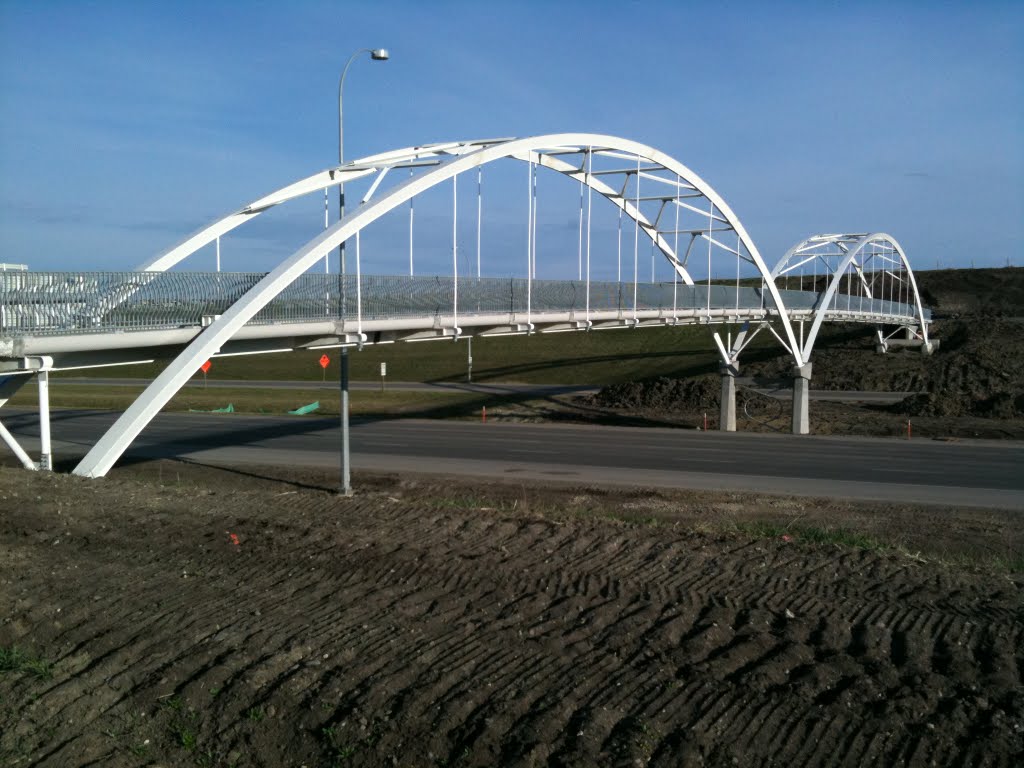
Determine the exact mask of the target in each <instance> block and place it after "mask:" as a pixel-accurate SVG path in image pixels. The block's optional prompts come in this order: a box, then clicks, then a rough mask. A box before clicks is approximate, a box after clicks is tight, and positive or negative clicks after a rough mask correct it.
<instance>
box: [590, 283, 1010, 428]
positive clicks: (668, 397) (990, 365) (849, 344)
mask: <svg viewBox="0 0 1024 768" xmlns="http://www.w3.org/2000/svg"><path fill="white" fill-rule="evenodd" d="M917 279H918V284H919V285H920V287H921V292H922V296H923V298H924V300H925V302H926V303H927V304H928V305H930V306H931V307H932V308H933V310H934V318H935V322H934V323H933V324H932V328H931V333H932V336H933V337H935V338H937V339H939V341H940V345H939V348H938V350H937V351H936V352H935V354H933V355H931V356H925V355H922V354H921V353H920V351H918V350H915V349H898V348H893V349H891V350H890V351H889V352H887V353H886V354H878V353H877V352H876V351H875V338H874V335H873V330H872V329H870V328H865V327H863V326H848V327H843V326H835V327H828V326H826V328H825V329H824V332H823V334H822V336H820V337H819V340H818V343H817V344H816V349H815V351H814V353H813V354H812V367H813V378H812V379H811V387H812V388H813V389H825V390H860V391H868V392H905V393H908V396H907V397H906V398H905V399H904V400H903V401H902V402H899V403H896V404H894V405H888V406H881V405H870V404H864V403H829V402H815V403H814V404H813V406H812V408H811V419H812V430H813V431H814V432H816V433H818V434H833V433H835V434H873V435H897V434H904V433H905V432H906V428H907V422H908V420H910V421H911V422H912V428H913V432H914V433H916V434H918V435H919V436H923V437H989V438H1014V439H1021V438H1024V269H1020V268H1006V269H979V270H945V271H941V272H923V273H920V274H919V275H918V278H917ZM759 351H760V352H761V354H760V355H758V354H757V353H756V352H755V353H752V354H751V355H749V357H750V358H754V359H752V360H750V361H749V362H743V360H742V358H741V374H742V375H744V376H749V377H753V379H754V385H755V386H756V387H758V388H762V389H763V388H768V389H775V388H778V389H786V390H788V388H789V379H788V377H789V375H790V374H789V370H788V369H789V367H790V365H791V362H790V361H787V360H786V359H785V358H784V357H782V356H781V355H778V354H775V353H773V352H768V354H767V355H766V354H764V351H763V350H759ZM759 357H760V359H758V358H759ZM765 358H767V359H765ZM720 387H721V381H720V377H719V376H718V375H717V374H708V375H705V376H699V377H694V378H690V379H670V378H665V377H661V378H658V379H651V380H646V381H637V382H629V383H624V384H617V385H613V386H609V387H605V388H604V389H603V390H602V391H601V392H599V393H597V394H596V395H592V396H588V397H585V398H580V402H581V403H584V404H586V405H588V406H590V407H592V408H596V409H604V410H606V411H607V412H608V413H610V414H615V415H618V416H620V417H625V418H628V417H633V418H634V419H638V420H643V421H646V422H661V423H668V424H679V425H697V424H702V422H703V418H704V414H707V415H708V417H709V418H708V421H709V426H711V427H712V428H714V427H717V422H718V418H717V417H718V404H719V396H720ZM788 408H789V404H788V403H782V404H780V403H778V402H774V403H773V402H772V401H771V399H770V398H769V397H767V396H765V395H764V394H759V393H757V392H754V391H752V390H751V389H743V388H740V390H739V392H738V399H737V413H738V416H739V426H740V428H741V429H745V430H751V431H761V430H782V431H784V430H786V429H788V427H789V412H788Z"/></svg>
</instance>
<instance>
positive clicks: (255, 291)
mask: <svg viewBox="0 0 1024 768" xmlns="http://www.w3.org/2000/svg"><path fill="white" fill-rule="evenodd" d="M565 147H568V148H577V151H580V150H579V148H581V147H582V148H586V147H592V148H595V149H597V148H600V149H606V150H612V151H617V152H622V153H628V154H630V155H632V156H634V157H637V158H641V159H643V160H648V161H650V162H652V163H656V164H659V165H661V166H663V167H664V168H666V169H667V170H669V171H672V172H673V173H675V174H678V176H679V177H680V178H681V179H685V181H686V182H687V183H689V184H691V185H692V186H693V187H694V188H695V189H696V190H698V191H699V192H700V193H701V194H702V195H704V196H705V197H706V198H707V199H708V200H710V201H711V202H712V204H713V205H714V206H715V207H716V208H717V209H718V210H719V212H720V213H721V214H722V215H723V216H724V217H725V218H726V220H727V221H728V223H729V224H730V225H731V226H732V227H733V229H734V230H735V232H736V233H737V235H738V237H739V238H740V240H741V241H742V243H743V245H744V247H745V248H746V249H747V252H748V253H749V255H750V258H751V261H752V262H753V263H754V264H755V265H756V266H757V268H758V270H759V271H760V273H761V276H762V279H763V280H764V285H765V288H766V289H767V290H768V291H769V292H770V293H771V295H772V298H773V299H774V301H775V306H776V308H777V309H778V312H779V318H780V320H781V322H782V325H783V329H784V333H785V335H786V338H787V339H788V342H789V344H788V349H789V351H790V352H791V353H792V354H793V356H794V358H795V362H796V364H797V365H801V364H802V363H803V362H804V361H803V360H802V358H801V356H800V355H801V352H800V349H799V347H798V345H797V343H796V340H795V337H794V335H793V330H792V327H791V325H790V322H789V318H788V316H787V314H786V311H785V306H784V304H783V302H782V298H781V296H780V295H779V293H778V290H777V288H776V287H775V283H774V281H773V280H772V278H771V273H770V272H769V270H768V268H767V266H766V265H765V263H764V260H763V259H762V258H761V255H760V253H759V252H758V250H757V247H756V246H755V245H754V243H753V242H752V241H751V239H750V237H749V235H748V234H747V232H746V230H745V229H744V228H743V226H742V224H741V223H740V222H739V220H738V218H737V217H736V216H735V214H734V213H733V212H732V210H731V209H730V208H729V206H728V205H726V203H725V201H724V200H722V198H721V197H719V195H718V194H717V193H716V192H715V191H714V190H713V189H712V188H711V187H710V186H709V185H708V184H707V183H706V182H704V181H703V179H701V178H700V177H699V176H697V174H695V173H694V172H693V171H691V170H690V169H689V168H687V167H686V166H684V165H683V164H682V163H680V162H678V161H676V160H674V159H673V158H671V157H670V156H668V155H666V154H664V153H662V152H659V151H658V150H656V149H653V148H652V147H648V146H645V145H643V144H639V143H637V142H634V141H629V140H627V139H620V138H616V137H611V136H603V135H598V134H574V133H569V134H553V135H547V136H537V137H531V138H525V139H514V140H509V141H501V142H496V143H490V144H484V145H482V146H481V145H475V147H474V148H472V150H471V151H468V152H466V153H464V154H460V155H458V156H456V157H454V158H453V159H451V160H449V161H448V162H445V163H443V164H440V165H438V166H437V167H435V168H432V169H431V170H428V171H427V172H425V173H422V174H420V175H415V176H412V177H411V178H409V179H407V180H406V181H402V182H400V183H398V184H396V185H395V186H394V187H392V188H390V189H389V190H388V191H387V192H386V193H385V194H383V195H381V196H380V197H378V198H375V199H372V200H369V201H367V202H365V203H364V204H362V205H361V206H359V207H358V208H357V209H355V210H354V211H352V212H351V213H350V214H348V215H346V216H345V217H344V218H343V219H341V220H340V221H338V222H336V223H335V224H334V225H333V226H331V227H329V228H328V229H326V230H324V231H323V232H321V233H320V234H319V235H317V236H316V237H315V238H313V239H312V240H310V241H309V242H308V243H306V244H305V245H304V246H302V247H301V248H300V249H299V250H297V251H296V252H295V253H293V254H292V255H291V256H289V257H288V258H287V259H285V260H284V261H282V262H281V263H280V264H279V265H278V266H277V267H276V268H275V269H274V270H272V271H271V272H269V273H268V274H267V275H266V277H264V278H263V279H262V280H261V281H260V282H259V283H257V284H256V285H255V286H254V287H253V288H252V289H250V290H249V291H248V292H247V293H246V294H245V295H243V296H242V298H241V299H240V300H238V301H237V302H236V303H235V304H233V305H232V306H231V307H230V308H229V309H228V310H227V311H226V312H225V313H224V314H223V315H221V316H220V317H219V318H218V319H217V320H215V321H214V322H213V323H212V324H211V325H210V326H209V327H207V328H206V330H204V331H203V332H202V333H200V334H199V335H198V336H197V337H196V338H195V339H194V340H193V341H192V342H191V343H190V344H189V345H188V346H187V347H186V348H185V350H184V351H183V352H182V353H181V354H180V355H179V356H178V357H177V358H176V359H175V360H174V361H173V362H172V363H171V364H170V365H169V366H167V368H165V369H164V371H163V372H162V373H161V374H160V375H159V376H157V377H156V379H154V380H153V382H152V383H151V384H150V385H149V386H148V387H147V388H146V390H145V391H144V392H143V393H142V395H140V396H139V398H138V399H137V400H136V401H135V402H134V403H132V405H131V406H130V407H129V408H128V409H127V410H126V411H125V412H124V413H123V414H122V415H121V417H120V418H119V419H118V420H117V421H116V422H115V423H114V425H113V426H112V427H111V428H110V429H109V430H108V431H107V433H106V434H104V435H103V437H102V438H100V440H99V441H98V442H97V443H96V444H95V445H94V446H93V447H92V449H91V450H90V451H89V453H88V454H87V455H86V456H85V458H83V459H82V461H81V463H80V464H79V465H78V466H77V467H76V468H75V470H74V472H75V474H77V475H84V476H87V477H102V476H103V475H105V474H106V473H107V472H108V471H109V470H110V468H111V467H112V466H113V465H114V463H115V462H116V461H117V459H118V458H120V456H121V454H122V453H124V451H125V450H126V449H127V448H128V446H129V445H131V443H132V442H133V441H134V440H135V438H136V437H137V436H138V434H139V433H140V432H141V431H142V429H143V428H144V427H145V426H146V425H147V424H148V423H149V422H150V421H151V420H152V418H153V417H154V416H155V415H156V414H157V413H158V412H159V411H160V409H161V408H163V407H164V405H166V404H167V402H168V401H169V400H170V399H171V397H173V396H174V394H175V393H176V392H177V391H178V390H179V389H180V388H181V387H182V386H183V385H184V384H185V383H186V382H187V381H188V380H189V378H191V376H192V374H193V373H194V372H195V370H196V369H197V368H198V367H199V366H200V365H201V364H202V363H203V362H204V361H205V360H207V359H209V358H210V357H211V356H212V355H213V354H215V353H216V352H217V350H219V349H220V347H221V346H222V345H223V344H225V343H226V342H227V341H228V340H230V339H231V338H232V337H233V336H234V335H235V334H236V333H237V332H238V331H239V330H240V329H241V328H242V326H244V325H245V324H246V323H247V322H248V321H249V320H250V319H252V317H253V316H254V315H255V314H256V313H257V312H259V311H260V310H261V309H262V308H263V307H264V306H266V304H267V303H268V302H270V301H271V300H272V299H273V298H274V297H275V296H277V294H278V293H280V292H281V291H282V290H283V289H284V288H286V287H287V286H288V285H289V284H291V283H292V282H293V281H294V280H295V279H296V278H298V277H299V276H300V275H301V274H303V273H304V272H306V271H307V270H308V269H309V268H310V267H312V266H313V265H315V264H316V263H317V261H319V260H320V259H322V258H323V257H324V256H325V255H326V254H327V253H329V252H330V251H331V250H333V249H334V248H336V247H338V246H339V245H340V244H341V243H342V242H344V241H346V240H348V239H349V238H351V237H353V236H354V235H355V234H356V233H357V232H359V231H360V230H362V229H363V228H364V227H366V226H367V225H369V224H371V223H372V222H374V221H376V220H377V219H378V218H380V217H381V216H383V215H385V214H386V213H388V212H389V211H391V210H393V209H394V208H396V207H398V206H400V205H402V204H403V203H405V202H408V201H409V200H410V199H411V198H413V197H415V196H416V195H418V194H420V193H422V192H424V191H426V190H428V189H430V188H432V187H434V186H436V185H438V184H440V183H442V182H444V181H447V180H448V179H451V178H453V177H455V176H458V175H459V174H462V173H465V172H466V171H469V170H472V169H475V168H477V167H478V166H482V165H485V164H487V163H490V162H493V161H495V160H499V159H502V158H506V157H522V156H524V155H526V156H530V155H531V153H537V152H538V151H539V150H545V149H546V150H550V149H552V148H565ZM389 157H390V158H392V159H393V158H394V155H393V154H391V155H389ZM549 159H550V158H549ZM556 169H557V168H556ZM351 170H357V168H355V167H353V168H352V169H351ZM576 171H577V173H584V171H582V170H581V169H576ZM326 173H328V174H329V172H326ZM310 178H311V179H312V178H314V177H310ZM320 180H321V181H322V177H321V179H320ZM305 181H306V182H309V180H305ZM303 183H304V182H297V184H296V185H292V186H293V187H296V186H298V185H301V184H303ZM309 183H312V182H309ZM319 188H322V187H318V186H314V189H319ZM264 199H265V200H266V198H264ZM253 212H255V211H253ZM235 215H236V216H239V215H243V214H242V212H239V213H238V214H235ZM222 221H223V220H222ZM638 221H639V219H638ZM239 223H240V222H239ZM648 225H649V222H648ZM236 226H237V224H236ZM645 231H647V228H646V227H645ZM207 235H208V233H207ZM207 235H203V236H204V237H205V236H207ZM709 237H710V233H709ZM211 239H212V238H211ZM172 250H173V249H172ZM165 257H167V258H165V259H164V261H163V262H161V264H166V263H167V262H168V261H169V254H165ZM175 258H178V257H177V255H176V256H175ZM181 258H184V256H181ZM179 260H180V259H179ZM162 268H164V269H166V268H167V267H166V266H163V267H162Z"/></svg>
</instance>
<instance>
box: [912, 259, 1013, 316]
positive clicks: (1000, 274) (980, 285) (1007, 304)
mask: <svg viewBox="0 0 1024 768" xmlns="http://www.w3.org/2000/svg"><path fill="white" fill-rule="evenodd" d="M914 277H915V279H916V280H917V287H918V289H919V290H920V291H921V298H922V300H923V301H924V303H925V304H927V305H928V306H930V307H931V308H932V310H933V311H934V312H935V314H936V316H937V317H955V316H958V315H989V316H1000V317H1024V267H1004V268H1001V269H936V270H928V271H921V272H917V271H915V272H914Z"/></svg>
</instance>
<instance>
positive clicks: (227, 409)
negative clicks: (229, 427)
mask: <svg viewBox="0 0 1024 768" xmlns="http://www.w3.org/2000/svg"><path fill="white" fill-rule="evenodd" d="M188 412H189V413H234V412H235V406H234V403H228V404H227V405H226V406H224V407H223V408H214V409H213V410H212V411H204V410H203V409H202V408H189V409H188Z"/></svg>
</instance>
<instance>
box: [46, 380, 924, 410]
mask: <svg viewBox="0 0 1024 768" xmlns="http://www.w3.org/2000/svg"><path fill="white" fill-rule="evenodd" d="M51 381H52V384H51V386H57V385H59V386H72V387H76V386H93V387H95V386H108V387H142V386H145V385H146V384H148V383H149V380H147V379H107V378H103V379H99V378H87V377H70V376H59V377H57V376H55V377H54V378H53V379H51ZM737 382H738V383H739V384H741V385H743V386H748V387H749V386H751V383H752V380H751V379H746V378H741V379H738V380H737ZM185 386H188V387H206V388H208V389H220V388H226V389H326V390H332V391H333V390H336V389H337V388H338V382H337V381H336V380H334V379H330V380H328V381H259V380H253V381H248V380H243V379H237V380H224V379H209V380H207V381H206V382H204V381H203V380H202V379H201V378H193V379H192V380H191V381H189V382H188V384H186V385H185ZM385 386H386V388H387V390H388V391H390V392H476V393H479V394H486V395H492V394H493V395H535V396H537V397H550V396H551V395H567V394H583V393H585V392H597V391H598V390H600V389H601V387H600V385H598V384H503V383H487V382H472V383H469V382H464V381H436V382H435V381H428V382H417V381H386V382H385ZM349 388H350V389H352V390H360V391H368V390H369V391H379V390H380V380H379V379H378V380H377V381H351V382H349ZM751 388H752V389H754V390H755V391H757V392H760V393H761V394H763V395H768V396H769V397H774V398H777V399H779V400H791V399H792V398H793V390H792V388H791V387H788V386H781V387H777V388H766V387H751ZM908 394H910V393H909V392H863V391H855V390H842V391H840V390H830V389H812V390H811V392H810V398H811V399H812V400H830V401H834V402H843V403H849V402H860V403H879V404H884V403H898V402H899V401H900V400H902V399H903V398H905V397H906V396H907V395H908Z"/></svg>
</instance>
